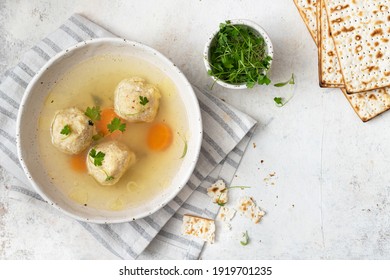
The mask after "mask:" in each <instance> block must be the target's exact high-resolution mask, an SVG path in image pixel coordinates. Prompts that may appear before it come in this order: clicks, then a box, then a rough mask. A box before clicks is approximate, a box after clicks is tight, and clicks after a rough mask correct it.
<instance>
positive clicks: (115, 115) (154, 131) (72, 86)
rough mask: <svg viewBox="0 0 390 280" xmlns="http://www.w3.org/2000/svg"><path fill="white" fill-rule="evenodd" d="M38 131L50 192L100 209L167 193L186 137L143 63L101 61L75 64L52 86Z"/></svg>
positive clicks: (160, 81)
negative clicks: (55, 190)
mask: <svg viewBox="0 0 390 280" xmlns="http://www.w3.org/2000/svg"><path fill="white" fill-rule="evenodd" d="M39 129H40V132H39V143H40V149H41V156H42V158H43V160H44V163H45V167H46V169H47V174H48V175H49V176H50V178H52V180H53V183H54V185H55V186H57V187H58V188H59V189H60V190H61V191H62V192H63V193H64V194H65V195H67V196H68V197H70V198H71V199H72V200H74V201H76V202H78V203H80V204H82V205H84V206H86V207H94V208H97V209H105V210H121V209H124V208H128V207H132V206H134V207H135V206H137V205H141V204H143V203H145V202H146V201H148V200H150V199H153V198H154V197H155V196H157V195H159V193H161V191H162V190H163V189H164V188H167V187H168V186H169V184H170V182H171V180H172V178H173V176H174V175H175V173H176V172H177V170H178V169H179V168H180V165H181V163H182V158H183V151H185V149H186V141H183V138H184V139H186V138H187V137H188V135H186V134H187V131H188V129H187V116H186V113H185V111H184V105H183V104H182V101H181V99H180V96H179V95H178V94H177V92H176V87H175V85H174V84H173V83H172V81H171V80H170V79H169V78H168V77H167V76H165V75H164V73H163V72H162V71H160V70H159V69H157V68H156V67H155V66H153V65H151V64H149V63H147V62H146V61H143V60H140V59H138V58H134V57H121V56H119V57H118V56H109V55H105V56H99V57H95V58H92V59H89V60H87V61H85V62H82V63H81V64H79V65H77V66H76V67H74V68H73V69H71V71H69V72H68V73H67V74H66V75H64V76H63V77H62V78H61V79H60V80H59V81H57V83H56V84H55V86H54V87H53V88H52V89H51V91H50V93H49V96H48V98H47V100H46V102H45V104H44V107H43V110H42V112H41V118H40V124H39Z"/></svg>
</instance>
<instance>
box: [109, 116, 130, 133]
mask: <svg viewBox="0 0 390 280" xmlns="http://www.w3.org/2000/svg"><path fill="white" fill-rule="evenodd" d="M107 128H108V130H109V131H110V132H111V133H113V132H114V131H115V130H119V131H122V132H124V131H125V130H126V123H121V120H120V119H119V118H114V119H113V120H112V121H111V123H109V124H107Z"/></svg>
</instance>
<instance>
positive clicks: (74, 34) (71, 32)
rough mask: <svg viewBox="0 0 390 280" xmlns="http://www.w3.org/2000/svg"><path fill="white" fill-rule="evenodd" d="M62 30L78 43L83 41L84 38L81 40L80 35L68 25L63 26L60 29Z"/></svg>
mask: <svg viewBox="0 0 390 280" xmlns="http://www.w3.org/2000/svg"><path fill="white" fill-rule="evenodd" d="M60 29H61V30H63V31H65V33H66V34H68V35H69V36H70V37H72V38H73V39H74V40H75V41H76V42H81V41H83V38H81V37H80V36H79V35H77V34H76V33H75V32H74V31H73V30H72V29H70V28H69V27H68V26H66V25H64V24H63V25H61V27H60Z"/></svg>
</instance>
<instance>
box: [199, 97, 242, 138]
mask: <svg viewBox="0 0 390 280" xmlns="http://www.w3.org/2000/svg"><path fill="white" fill-rule="evenodd" d="M199 105H200V107H201V108H202V110H203V111H205V112H206V113H207V114H208V115H209V116H210V117H212V118H213V119H214V120H215V121H216V122H217V123H218V124H219V125H220V126H221V127H222V128H223V129H224V130H225V131H226V132H227V133H229V135H230V136H231V137H232V139H233V140H234V141H235V142H240V140H241V139H240V138H239V137H238V136H237V134H236V133H235V132H234V130H233V129H232V128H231V127H230V126H228V125H227V123H226V122H225V121H224V120H223V119H222V118H221V117H220V116H218V115H217V113H215V112H214V111H213V110H211V109H210V108H209V107H208V106H206V105H205V104H204V103H203V102H202V101H200V100H199Z"/></svg>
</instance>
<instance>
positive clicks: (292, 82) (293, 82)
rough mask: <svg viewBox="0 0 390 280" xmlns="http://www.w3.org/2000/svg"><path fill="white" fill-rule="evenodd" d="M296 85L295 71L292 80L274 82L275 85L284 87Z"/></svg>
mask: <svg viewBox="0 0 390 280" xmlns="http://www.w3.org/2000/svg"><path fill="white" fill-rule="evenodd" d="M287 84H289V85H295V81H294V73H292V74H291V78H290V80H288V81H286V82H282V83H277V84H274V86H275V87H284V86H285V85H287Z"/></svg>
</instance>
